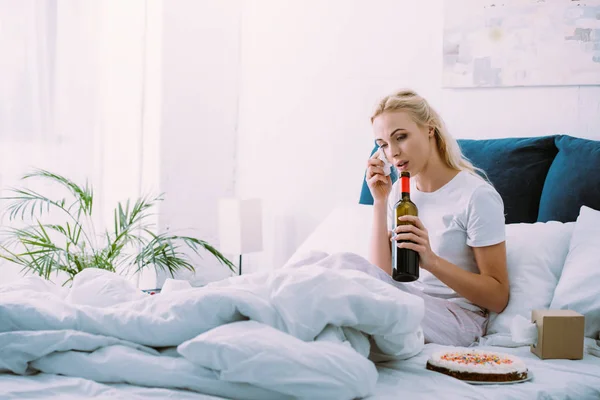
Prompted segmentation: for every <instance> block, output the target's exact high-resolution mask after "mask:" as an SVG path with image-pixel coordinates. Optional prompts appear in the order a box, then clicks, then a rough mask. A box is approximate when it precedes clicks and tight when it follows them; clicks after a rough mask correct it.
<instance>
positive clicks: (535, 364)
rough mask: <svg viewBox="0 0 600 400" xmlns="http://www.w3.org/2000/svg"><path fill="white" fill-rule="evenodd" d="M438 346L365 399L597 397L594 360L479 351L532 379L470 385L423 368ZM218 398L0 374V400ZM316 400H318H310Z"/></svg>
mask: <svg viewBox="0 0 600 400" xmlns="http://www.w3.org/2000/svg"><path fill="white" fill-rule="evenodd" d="M443 348H444V347H443V346H439V345H434V344H428V345H426V346H425V348H424V350H423V352H421V353H420V354H419V355H417V356H415V357H412V358H410V359H408V360H405V361H394V362H387V363H385V364H380V365H379V366H378V367H377V370H378V372H379V378H378V381H377V385H376V387H375V390H374V392H373V393H372V395H370V396H369V397H367V399H390V400H391V399H411V400H413V399H414V400H419V399H434V400H440V399H476V400H500V399H502V400H517V399H527V400H530V399H531V400H533V399H552V400H593V399H599V398H600V358H598V357H594V356H592V355H589V354H585V356H584V358H583V360H577V361H569V360H544V361H542V360H540V359H538V358H537V357H536V356H535V355H533V354H532V353H531V352H530V351H529V348H528V347H520V348H512V349H506V348H501V347H482V348H487V349H490V350H495V351H502V352H506V353H511V354H516V355H518V356H519V357H521V358H522V359H523V360H524V361H525V363H526V364H527V366H528V367H529V368H530V369H531V371H532V372H533V374H534V378H533V379H532V380H531V381H529V382H524V383H517V384H511V385H490V386H475V385H470V384H468V383H464V382H460V381H458V380H456V379H453V378H450V377H447V376H445V375H442V374H439V373H437V372H432V371H428V370H426V369H425V363H426V361H427V358H428V357H429V355H430V354H432V353H433V352H435V351H438V350H441V349H443ZM52 396H55V397H56V398H60V399H61V400H62V399H83V398H94V397H98V396H102V397H104V398H113V399H133V400H135V399H140V400H141V399H169V398H171V399H182V400H186V399H199V400H204V399H207V400H208V399H220V397H212V396H208V395H202V394H199V393H197V392H192V391H184V390H169V389H155V388H144V387H140V386H133V385H127V384H111V385H106V384H99V383H96V382H92V381H89V380H85V379H81V378H73V377H65V376H57V375H49V374H38V375H33V376H26V377H25V376H17V375H6V374H0V399H3V400H4V399H7V400H8V399H24V398H49V397H52ZM315 398H318V397H315Z"/></svg>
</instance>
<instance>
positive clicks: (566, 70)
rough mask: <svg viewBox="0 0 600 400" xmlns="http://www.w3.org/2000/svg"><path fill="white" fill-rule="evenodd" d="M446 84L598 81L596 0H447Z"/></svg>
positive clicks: (599, 16) (599, 3)
mask: <svg viewBox="0 0 600 400" xmlns="http://www.w3.org/2000/svg"><path fill="white" fill-rule="evenodd" d="M443 84H444V87H506V86H555V85H578V86H579V85H600V0H506V1H502V0H498V1H489V0H447V1H445V3H444V46H443Z"/></svg>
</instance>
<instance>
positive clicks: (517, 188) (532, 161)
mask: <svg viewBox="0 0 600 400" xmlns="http://www.w3.org/2000/svg"><path fill="white" fill-rule="evenodd" d="M458 144H459V146H460V148H461V150H462V152H463V154H464V156H465V157H467V158H468V159H469V160H470V161H471V162H472V163H473V164H474V165H475V166H476V167H478V168H481V169H483V171H484V172H485V173H486V174H487V176H488V178H489V180H490V181H491V182H492V184H493V185H494V187H495V188H496V190H497V191H498V193H500V196H502V200H503V201H504V212H505V214H506V223H507V224H512V223H522V222H525V223H533V222H536V221H537V220H538V211H539V200H540V196H541V195H542V189H543V187H544V180H545V179H546V174H547V173H548V169H549V168H550V165H551V164H552V161H553V160H554V157H555V156H556V152H557V149H556V146H555V145H554V136H543V137H535V138H505V139H488V140H473V139H461V140H458Z"/></svg>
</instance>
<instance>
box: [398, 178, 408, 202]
mask: <svg viewBox="0 0 600 400" xmlns="http://www.w3.org/2000/svg"><path fill="white" fill-rule="evenodd" d="M400 190H401V191H402V199H403V200H405V199H406V200H410V178H409V177H408V176H402V177H400Z"/></svg>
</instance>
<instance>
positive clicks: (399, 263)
mask: <svg viewBox="0 0 600 400" xmlns="http://www.w3.org/2000/svg"><path fill="white" fill-rule="evenodd" d="M400 190H401V191H402V197H401V198H400V200H398V202H397V203H396V204H395V206H394V214H395V219H394V220H395V221H396V224H395V226H396V227H397V226H398V225H407V224H410V222H403V221H400V219H399V218H400V217H401V216H403V215H414V216H415V217H417V216H418V215H419V210H418V209H417V206H416V205H415V203H413V202H412V201H411V200H410V172H402V173H401V175H400ZM401 242H406V240H398V241H396V240H395V241H393V242H392V278H393V279H394V280H395V281H398V282H412V281H416V280H417V279H419V253H417V252H416V251H414V250H411V249H405V248H404V249H401V248H398V245H397V244H398V243H401Z"/></svg>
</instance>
